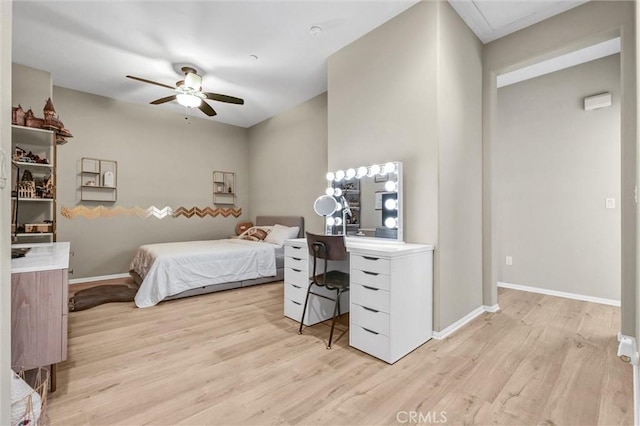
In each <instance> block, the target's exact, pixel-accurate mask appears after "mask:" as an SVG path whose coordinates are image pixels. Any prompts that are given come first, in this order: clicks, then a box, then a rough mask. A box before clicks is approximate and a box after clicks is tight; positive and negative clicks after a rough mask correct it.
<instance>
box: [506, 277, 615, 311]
mask: <svg viewBox="0 0 640 426" xmlns="http://www.w3.org/2000/svg"><path fill="white" fill-rule="evenodd" d="M498 287H502V288H510V289H513V290H521V291H528V292H530V293H539V294H546V295H547V296H557V297H564V298H567V299H574V300H582V301H583V302H593V303H600V304H603V305H611V306H620V301H619V300H614V299H604V298H602V297H593V296H585V295H583V294H575V293H567V292H564V291H556V290H547V289H545V288H538V287H529V286H526V285H519V284H511V283H503V282H500V281H498Z"/></svg>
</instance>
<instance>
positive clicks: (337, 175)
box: [335, 170, 344, 182]
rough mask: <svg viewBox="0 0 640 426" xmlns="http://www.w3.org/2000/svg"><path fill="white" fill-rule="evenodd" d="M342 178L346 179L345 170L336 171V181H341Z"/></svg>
mask: <svg viewBox="0 0 640 426" xmlns="http://www.w3.org/2000/svg"><path fill="white" fill-rule="evenodd" d="M342 179H344V170H338V171H337V172H336V178H335V180H336V182H340V181H341V180H342Z"/></svg>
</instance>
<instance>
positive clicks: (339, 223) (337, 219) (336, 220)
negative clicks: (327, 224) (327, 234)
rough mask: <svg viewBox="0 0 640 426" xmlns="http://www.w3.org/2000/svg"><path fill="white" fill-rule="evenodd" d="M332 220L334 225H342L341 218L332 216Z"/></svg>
mask: <svg viewBox="0 0 640 426" xmlns="http://www.w3.org/2000/svg"><path fill="white" fill-rule="evenodd" d="M334 221H335V224H336V226H340V225H342V218H341V217H336V218H334Z"/></svg>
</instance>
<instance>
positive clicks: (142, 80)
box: [127, 75, 175, 90]
mask: <svg viewBox="0 0 640 426" xmlns="http://www.w3.org/2000/svg"><path fill="white" fill-rule="evenodd" d="M127 78H130V79H132V80H138V81H141V82H143V83H149V84H155V85H156V86H161V87H166V88H167V89H171V90H173V89H175V87H172V86H169V85H167V84H162V83H158V82H155V81H151V80H147V79H145V78H140V77H134V76H132V75H128V76H127Z"/></svg>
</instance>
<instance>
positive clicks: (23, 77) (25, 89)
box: [11, 63, 53, 118]
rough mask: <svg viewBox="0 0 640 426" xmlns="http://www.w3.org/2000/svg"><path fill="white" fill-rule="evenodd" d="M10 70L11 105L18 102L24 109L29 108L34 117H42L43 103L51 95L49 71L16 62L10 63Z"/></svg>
mask: <svg viewBox="0 0 640 426" xmlns="http://www.w3.org/2000/svg"><path fill="white" fill-rule="evenodd" d="M12 72H13V82H12V86H11V95H12V96H11V97H12V104H13V106H18V104H20V105H22V109H24V110H25V111H27V110H28V109H29V108H31V109H32V110H33V113H34V114H35V116H36V117H40V118H42V117H44V114H43V113H42V110H43V108H44V104H45V103H46V101H47V98H50V97H51V96H52V87H53V86H52V80H51V73H50V72H48V71H41V70H38V69H35V68H31V67H26V66H24V65H20V64H16V63H14V64H12Z"/></svg>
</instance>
